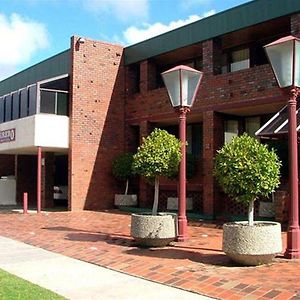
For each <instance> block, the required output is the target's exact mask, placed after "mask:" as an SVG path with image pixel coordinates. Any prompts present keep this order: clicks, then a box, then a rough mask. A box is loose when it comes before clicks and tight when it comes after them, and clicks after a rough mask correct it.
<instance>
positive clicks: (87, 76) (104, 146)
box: [69, 37, 125, 210]
mask: <svg viewBox="0 0 300 300" xmlns="http://www.w3.org/2000/svg"><path fill="white" fill-rule="evenodd" d="M77 40H78V37H73V38H72V40H71V51H72V74H71V95H72V97H71V105H70V109H71V112H70V116H71V117H70V118H71V122H70V124H71V126H70V127H71V128H70V153H69V166H70V171H69V172H70V174H69V193H70V194H69V198H70V199H71V203H69V206H70V207H69V208H70V209H71V210H81V209H103V208H110V207H113V199H114V194H115V193H116V192H117V191H118V190H119V185H118V184H117V183H116V181H115V180H114V178H113V177H112V175H111V164H112V160H113V159H114V158H115V157H116V155H118V154H120V153H122V152H123V151H124V83H125V81H124V70H123V67H122V62H121V59H122V51H123V48H122V47H121V46H117V45H111V44H107V43H102V42H96V41H92V40H89V39H85V43H83V44H78V43H77Z"/></svg>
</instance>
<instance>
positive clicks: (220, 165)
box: [214, 134, 282, 265]
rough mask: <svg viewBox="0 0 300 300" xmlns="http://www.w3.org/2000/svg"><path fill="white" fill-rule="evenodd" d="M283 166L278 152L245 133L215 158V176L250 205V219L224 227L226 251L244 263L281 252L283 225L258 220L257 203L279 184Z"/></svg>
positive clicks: (226, 189) (263, 260)
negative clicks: (256, 218)
mask: <svg viewBox="0 0 300 300" xmlns="http://www.w3.org/2000/svg"><path fill="white" fill-rule="evenodd" d="M280 166H281V162H280V161H279V159H278V157H277V155H276V153H275V152H274V151H273V150H269V149H268V147H267V146H266V145H263V144H261V143H260V142H259V141H258V140H256V139H254V138H252V137H250V136H248V135H247V134H244V135H242V136H239V137H235V138H234V139H233V140H232V141H231V142H230V143H228V144H225V145H224V146H223V148H222V149H221V150H219V151H218V153H217V155H216V157H215V169H214V175H215V177H216V178H217V180H218V182H219V184H220V185H221V187H222V188H223V190H224V192H225V193H226V194H228V195H229V196H230V197H231V198H233V199H234V200H236V201H237V202H240V203H243V204H245V205H248V222H233V223H227V224H224V226H223V251H224V252H225V253H226V255H228V256H229V257H230V258H232V259H233V260H234V261H236V262H238V263H240V264H244V265H258V264H263V263H268V262H270V261H271V260H272V259H273V258H274V257H275V255H276V254H277V253H279V252H281V250H282V245H281V225H280V223H276V222H254V202H255V200H257V199H258V198H259V197H261V196H267V195H269V194H270V193H272V192H273V191H274V190H275V188H277V187H278V186H279V183H280V182H279V176H280Z"/></svg>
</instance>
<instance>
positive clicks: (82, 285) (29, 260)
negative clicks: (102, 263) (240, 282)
mask: <svg viewBox="0 0 300 300" xmlns="http://www.w3.org/2000/svg"><path fill="white" fill-rule="evenodd" d="M0 268H1V269H4V270H6V271H8V272H10V273H12V274H15V275H17V276H19V277H21V278H24V279H26V280H28V281H31V282H33V283H35V284H38V285H39V286H42V287H45V288H47V289H49V290H52V291H54V292H56V293H58V294H60V295H62V296H64V297H66V298H68V299H80V300H81V299H82V300H89V299H101V300H109V299H114V300H116V299H118V300H127V299H128V300H129V299H130V300H131V299H136V300H148V299H149V300H150V299H151V300H152V299H155V297H159V298H160V299H166V300H168V299H170V300H171V299H172V300H201V299H212V298H208V297H205V296H200V295H197V294H194V293H190V292H187V291H184V290H180V289H177V288H173V287H168V286H166V285H162V284H159V283H154V282H151V281H147V280H144V279H141V278H137V277H133V276H130V275H126V274H123V273H120V272H116V271H112V270H109V269H106V268H103V267H99V266H96V265H93V264H90V263H86V262H83V261H80V260H76V259H73V258H70V257H67V256H63V255H61V254H56V253H53V252H49V251H46V250H43V249H41V248H37V247H34V246H30V245H27V244H24V243H22V242H18V241H14V240H12V239H9V238H5V237H0Z"/></svg>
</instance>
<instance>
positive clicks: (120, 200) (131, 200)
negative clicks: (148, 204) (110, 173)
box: [115, 194, 137, 206]
mask: <svg viewBox="0 0 300 300" xmlns="http://www.w3.org/2000/svg"><path fill="white" fill-rule="evenodd" d="M115 206H137V195H134V194H132V195H122V194H116V195H115Z"/></svg>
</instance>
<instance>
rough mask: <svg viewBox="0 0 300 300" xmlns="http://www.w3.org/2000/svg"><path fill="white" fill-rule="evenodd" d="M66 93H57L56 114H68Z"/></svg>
mask: <svg viewBox="0 0 300 300" xmlns="http://www.w3.org/2000/svg"><path fill="white" fill-rule="evenodd" d="M68 96H69V95H68V94H66V93H57V112H56V113H57V114H58V115H61V116H68V115H69V106H68V104H69V102H68Z"/></svg>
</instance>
